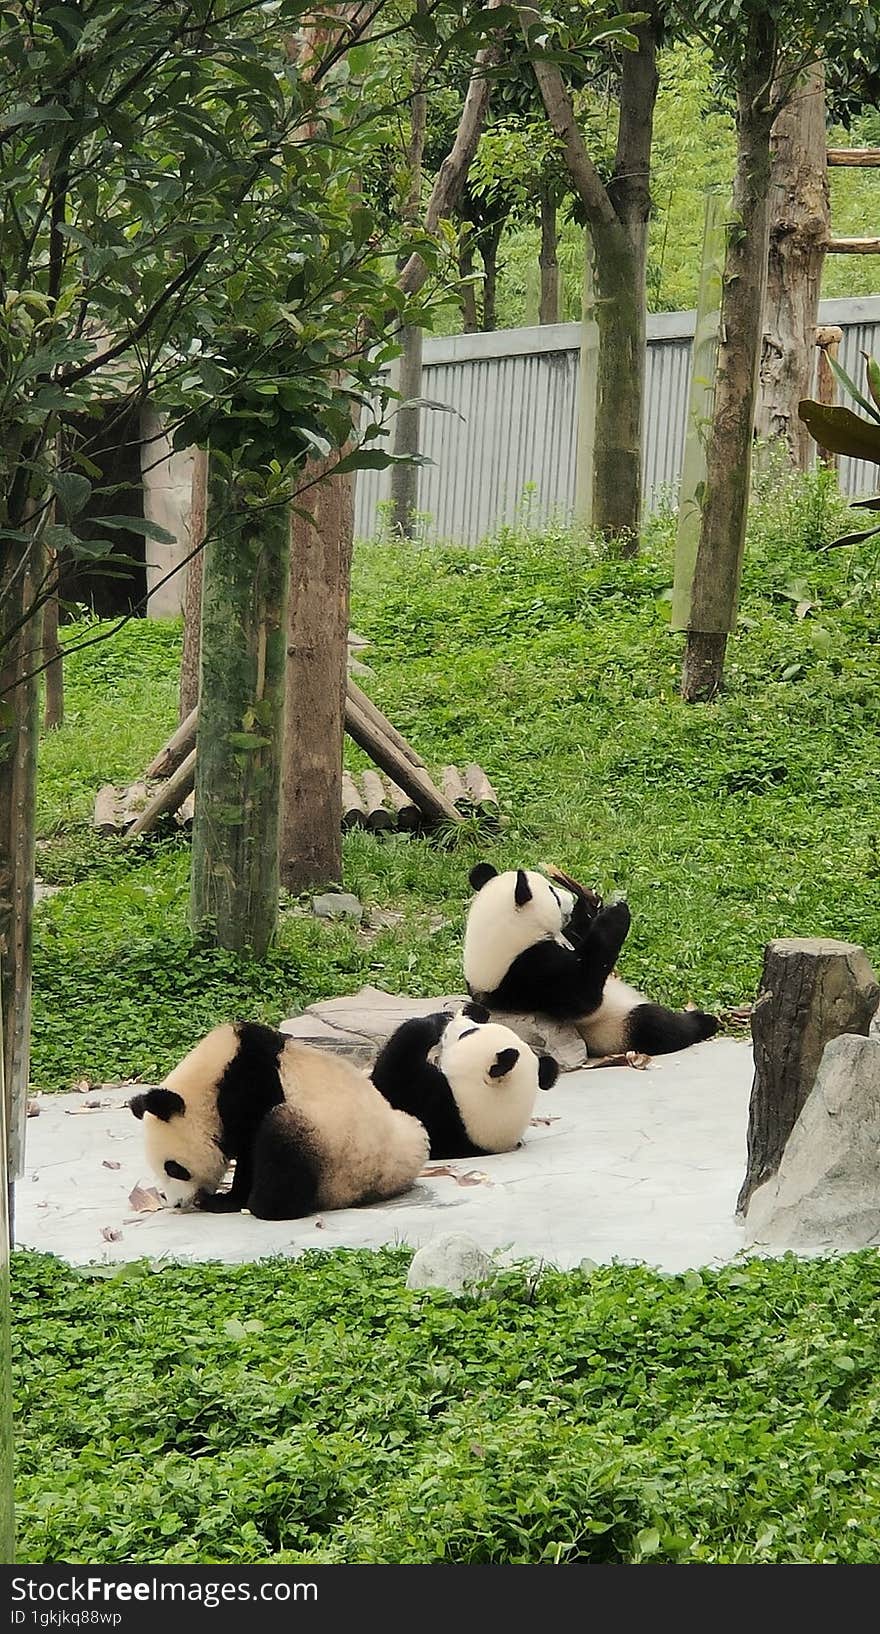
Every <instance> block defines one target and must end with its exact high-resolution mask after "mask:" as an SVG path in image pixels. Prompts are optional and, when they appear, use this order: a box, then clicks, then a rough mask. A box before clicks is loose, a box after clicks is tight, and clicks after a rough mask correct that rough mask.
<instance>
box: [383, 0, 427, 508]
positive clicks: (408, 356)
mask: <svg viewBox="0 0 880 1634" xmlns="http://www.w3.org/2000/svg"><path fill="white" fill-rule="evenodd" d="M417 10H418V11H419V12H420V13H421V12H424V0H419V3H418V6H417ZM414 66H415V72H416V74H418V71H419V64H418V58H416V59H415V64H414ZM427 122H428V98H427V96H426V94H425V92H424V91H416V93H415V94H414V96H413V98H412V101H411V104H410V136H409V151H408V154H407V161H408V165H409V193H408V197H407V199H406V202H405V205H404V211H403V215H404V220H405V222H406V223H408V224H410V225H413V224H415V222H416V221H418V218H419V214H420V204H421V192H422V160H423V157H424V151H425V131H426V129H427ZM400 344H401V348H402V350H401V354H400V361H399V365H398V377H397V389H398V391H399V392H400V399H401V404H403V403H415V400H416V399H418V398H420V397H421V395H422V331H421V329H420V328H419V326H418V325H407V326H406V327H405V328H404V329H403V330H402V332H401V336H400ZM421 430H422V416H421V409H420V408H418V407H417V406H413V407H411V408H403V407H398V410H397V413H396V415H395V417H394V436H393V439H392V453H394V454H396V455H397V456H398V458H401V459H409V458H410V457H411V456H412V455H413V454H418V453H419V451H420V450H419V443H420V441H421ZM389 497H390V501H391V526H392V527H393V528H394V530H395V532H396V533H399V534H401V535H402V537H403V538H405V539H411V538H412V535H413V525H414V519H415V516H416V513H417V511H418V508H419V468H418V466H417V465H415V464H402V465H392V467H391V483H390V492H389Z"/></svg>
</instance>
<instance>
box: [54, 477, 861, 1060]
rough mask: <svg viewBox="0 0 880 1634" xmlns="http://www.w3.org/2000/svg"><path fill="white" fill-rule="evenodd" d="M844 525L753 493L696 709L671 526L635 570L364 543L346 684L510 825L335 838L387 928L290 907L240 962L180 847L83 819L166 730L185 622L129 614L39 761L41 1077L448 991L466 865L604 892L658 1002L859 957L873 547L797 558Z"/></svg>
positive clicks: (814, 510) (634, 964) (508, 550)
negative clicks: (356, 646)
mask: <svg viewBox="0 0 880 1634" xmlns="http://www.w3.org/2000/svg"><path fill="white" fill-rule="evenodd" d="M839 512H840V507H839V502H838V501H837V499H836V496H834V495H833V494H832V492H831V490H830V489H829V487H828V484H827V481H826V480H825V479H824V478H823V477H813V478H811V479H809V480H808V481H807V482H805V483H804V482H800V483H799V482H795V481H788V480H784V479H781V478H780V476H779V473H778V472H771V473H770V474H769V475H768V476H766V477H765V478H763V479H762V480H761V481H760V482H759V485H758V495H757V500H756V504H755V506H754V509H753V518H752V524H751V528H750V538H749V548H748V553H747V559H746V567H745V577H744V586H743V597H742V608H741V617H740V622H739V627H738V629H737V633H736V636H735V638H734V639H733V640H732V642H731V644H730V653H729V662H728V670H727V682H728V684H727V690H726V692H725V694H724V696H723V698H722V699H721V700H720V701H719V702H718V703H717V704H714V705H712V706H709V707H701V708H688V707H686V706H684V705H683V704H682V703H681V702H680V701H679V699H678V696H677V680H678V670H679V661H680V650H681V641H680V638H678V637H674V636H671V635H670V633H669V629H668V608H669V600H668V596H669V587H670V584H671V578H672V524H671V521H670V519H669V518H668V517H660V518H659V519H658V520H656V521H655V522H654V523H653V524H652V525H651V526H650V528H649V529H648V532H647V536H646V538H645V540H644V545H643V551H642V554H641V556H640V558H639V559H638V560H637V561H635V562H621V561H619V560H615V559H613V558H610V557H609V556H607V554H605V553H604V552H603V551H602V550H600V549H598V548H597V547H596V546H595V545H594V544H593V543H592V542H591V541H590V540H589V539H584V538H580V537H577V536H573V535H570V534H566V533H563V532H554V531H553V530H551V531H549V532H548V533H545V534H544V535H543V536H540V537H536V536H531V535H528V534H526V533H517V532H515V531H506V532H504V533H502V535H501V536H500V537H499V538H498V539H496V540H494V541H492V542H490V543H489V544H487V545H485V546H484V547H482V548H481V549H480V550H477V551H465V550H461V549H454V548H448V549H444V548H441V547H419V548H416V547H409V546H401V545H394V544H389V543H387V542H372V543H369V544H364V545H361V546H360V547H359V549H358V551H357V553H356V561H355V576H354V591H353V605H352V617H353V622H354V623H355V625H356V627H357V628H358V629H359V630H361V631H362V632H363V634H364V635H366V636H367V637H369V638H370V640H371V642H372V647H371V650H370V652H369V654H368V657H369V659H370V662H371V664H372V666H373V667H374V669H375V677H374V678H372V679H370V680H369V681H368V689H369V691H370V692H371V694H372V696H373V697H374V698H375V699H376V701H377V702H378V703H379V704H380V705H381V706H382V707H383V708H385V709H386V711H387V712H388V713H389V714H390V715H391V717H392V718H393V719H394V721H395V722H396V724H397V725H398V726H399V727H400V729H401V730H402V731H404V732H405V733H407V734H408V735H409V736H410V737H411V739H412V741H413V742H414V743H415V744H416V746H417V747H418V749H419V750H420V752H421V753H422V754H423V755H424V757H425V758H426V760H427V761H428V762H429V764H430V765H432V766H434V767H439V766H440V765H442V764H443V763H445V762H447V761H454V762H457V763H458V764H461V763H463V762H465V761H468V760H471V759H475V760H478V761H479V762H480V763H481V764H482V765H483V766H484V767H485V768H486V770H487V771H488V773H489V776H490V777H491V779H492V781H493V782H494V784H495V786H496V788H497V789H498V791H499V794H500V796H501V800H502V804H503V809H504V814H505V817H506V827H505V828H504V829H503V830H502V832H501V834H500V835H496V836H491V835H486V834H482V835H481V834H480V833H478V832H475V830H474V826H473V825H471V826H469V827H467V828H466V829H465V831H464V832H463V833H462V834H461V835H460V836H456V837H455V838H456V843H455V844H454V845H452V846H451V847H449V846H445V845H444V844H442V843H440V842H438V841H437V840H435V841H431V840H428V839H419V840H413V839H409V838H405V837H397V836H394V837H390V838H389V837H375V836H370V835H365V834H363V833H359V834H358V833H355V834H351V835H349V836H348V837H347V838H346V840H345V844H344V870H345V880H344V883H345V885H346V887H348V888H349V889H351V890H353V891H355V892H357V893H358V895H359V896H360V897H361V898H362V900H363V901H364V903H365V904H366V905H367V907H368V908H370V907H372V908H380V909H386V910H387V909H391V910H394V911H395V912H397V913H399V914H401V915H402V920H401V922H400V923H399V924H395V925H393V926H391V927H386V928H384V929H379V930H370V929H369V928H365V929H363V930H361V929H354V928H352V927H351V926H345V925H331V924H327V923H324V922H320V921H316V920H314V919H312V918H311V917H310V916H308V915H302V914H297V913H295V912H293V911H292V905H291V906H288V908H287V909H286V910H285V912H284V914H283V916H282V922H281V926H280V929H279V934H278V938H277V942H276V945H275V947H274V949H273V951H272V952H271V954H270V956H269V958H268V959H267V960H266V961H265V962H264V963H263V964H260V965H258V964H254V963H251V962H249V961H247V960H242V959H238V958H235V957H233V956H232V955H229V954H226V953H223V952H219V951H217V950H216V949H214V948H212V947H211V946H210V945H209V943H208V942H206V941H204V940H200V941H193V939H192V938H191V936H190V934H189V932H188V930H187V925H186V906H187V892H188V864H189V854H188V846H187V844H186V843H185V842H183V841H181V840H177V841H166V842H164V843H161V844H158V845H157V844H155V843H148V842H144V843H143V844H141V845H140V846H136V847H132V848H126V847H124V846H123V845H121V844H119V843H114V842H112V841H108V840H104V839H99V838H97V837H96V836H95V835H94V834H93V833H92V832H91V830H90V828H89V814H90V811H91V807H92V803H93V799H94V794H95V791H96V790H97V788H98V787H99V786H100V785H101V784H102V783H104V782H107V781H114V782H119V783H122V782H125V781H126V780H129V779H132V778H134V777H136V776H138V775H139V774H140V773H141V772H142V771H143V768H144V766H145V764H146V762H147V761H148V760H149V758H150V757H151V755H152V754H153V753H154V752H155V750H156V749H157V748H158V746H159V744H160V743H161V741H162V740H163V738H164V737H165V736H166V735H167V733H168V732H169V731H170V730H171V729H172V727H173V726H174V724H175V712H176V690H177V674H176V670H177V663H178V657H179V643H180V630H179V627H178V626H177V625H159V624H155V623H149V622H137V623H132V624H130V625H129V626H128V627H127V628H126V630H125V632H124V633H123V634H122V635H120V636H117V637H115V638H114V639H113V640H111V641H109V642H107V643H106V644H104V645H99V646H96V647H92V648H90V649H88V650H87V651H84V652H81V653H78V654H74V655H71V657H70V658H69V660H68V663H67V666H66V670H67V719H66V723H65V725H64V727H63V728H62V729H61V730H60V731H57V732H53V733H52V734H50V735H49V737H48V738H47V739H46V740H45V741H44V743H43V745H42V749H41V765H40V791H39V799H40V810H39V832H40V844H39V854H38V867H39V871H40V873H41V875H42V877H43V878H44V879H45V880H47V881H48V882H56V883H61V884H63V885H64V887H65V888H64V889H63V890H62V891H60V892H59V893H58V894H57V895H56V896H54V897H52V898H50V899H48V900H46V901H45V902H43V903H41V905H40V907H39V909H38V912H37V916H36V981H35V993H34V1049H33V1076H34V1082H35V1084H36V1086H37V1087H39V1088H41V1089H48V1090H52V1089H60V1088H63V1087H64V1086H65V1085H67V1084H69V1083H70V1082H71V1081H74V1080H77V1079H80V1078H83V1077H85V1078H88V1079H90V1080H92V1081H105V1080H112V1079H118V1078H129V1077H132V1076H135V1075H138V1074H144V1075H146V1076H149V1077H153V1076H156V1075H157V1074H160V1073H162V1072H164V1071H166V1070H167V1069H168V1068H169V1067H170V1066H171V1065H172V1064H173V1062H174V1060H175V1059H176V1058H177V1057H179V1055H180V1054H181V1053H182V1052H183V1051H184V1050H186V1049H187V1048H188V1047H189V1046H190V1044H191V1043H192V1042H193V1041H194V1040H195V1038H196V1037H198V1035H199V1034H200V1033H201V1032H202V1031H203V1030H205V1029H206V1028H207V1027H209V1026H211V1025H212V1024H213V1023H214V1022H216V1021H218V1020H220V1019H223V1018H228V1017H230V1016H233V1015H239V1016H244V1015H250V1016H252V1017H254V1018H262V1019H266V1020H269V1021H278V1020H280V1019H281V1018H282V1017H283V1016H285V1015H289V1014H291V1013H293V1012H294V1011H295V1010H296V1009H297V1008H299V1007H302V1006H303V1005H305V1004H308V1003H310V1002H312V1001H313V1000H315V999H317V998H319V997H323V996H326V995H329V994H331V993H340V992H346V991H352V990H354V989H355V988H357V987H358V986H359V985H360V984H361V983H363V982H373V983H376V984H377V985H380V986H384V987H386V988H389V989H391V990H396V991H402V992H412V993H417V994H428V993H431V992H442V991H455V990H457V989H459V988H460V986H461V970H460V946H461V933H462V926H463V922H464V915H465V911H466V905H467V899H468V888H467V873H468V869H469V868H470V866H471V864H472V863H473V862H474V861H475V860H477V859H478V858H479V857H481V856H484V855H485V856H489V857H491V858H492V860H493V861H495V862H496V863H497V864H499V866H501V865H505V864H515V863H534V862H538V861H542V860H551V861H556V862H558V863H559V864H560V865H561V866H563V867H565V868H566V869H568V870H569V871H570V872H572V873H574V874H575V875H576V876H578V877H581V878H583V879H585V880H586V881H588V882H595V883H597V884H599V885H601V886H602V887H603V888H604V890H605V891H606V892H609V891H611V890H624V891H625V892H626V894H627V895H628V897H629V900H630V903H631V905H632V908H633V917H634V924H633V930H632V932H631V935H630V938H629V941H628V942H627V946H626V949H625V953H624V957H623V961H622V970H623V973H624V975H625V976H626V977H628V978H629V979H630V980H632V981H634V982H636V983H638V984H641V985H643V986H644V987H645V988H646V989H647V990H648V992H649V993H650V994H651V996H652V997H654V998H656V999H657V1000H664V1001H668V1002H672V1003H676V1004H681V1003H684V1002H686V1001H688V1000H692V1001H694V1002H696V1003H699V1004H702V1005H705V1006H710V1007H711V1006H724V1005H727V1004H730V1003H737V1002H741V1001H742V1000H743V999H747V998H749V997H750V996H751V995H752V994H753V993H754V990H755V987H756V984H757V981H758V977H759V974H760V963H761V952H762V948H763V945H764V942H765V941H766V940H767V939H768V938H769V937H771V936H774V935H780V934H785V935H798V934H802V935H814V934H827V935H833V936H839V937H845V938H852V939H853V940H855V941H858V942H861V943H862V944H864V945H865V946H866V947H867V949H868V951H869V953H871V955H872V956H873V957H874V958H875V959H878V958H880V840H878V834H880V812H878V804H877V786H876V754H877V743H878V741H880V685H878V682H880V643H878V631H877V605H878V596H880V556H878V552H877V548H876V546H875V545H874V544H873V543H869V544H867V545H865V546H862V547H859V548H857V549H856V550H851V551H845V552H827V553H826V552H821V551H819V550H817V548H816V547H817V546H818V545H819V544H821V543H822V542H823V541H824V540H825V539H826V538H828V537H829V536H831V535H832V534H833V532H834V529H835V526H836V525H837V524H838V522H839ZM804 603H808V604H809V605H808V607H807V608H806V609H805V607H804V605H803V604H804ZM75 633H76V632H71V637H70V638H71V639H72V638H73V637H74V636H75ZM349 753H350V756H351V763H352V765H357V764H360V763H361V760H360V758H359V756H358V752H357V751H356V750H354V749H350V750H349Z"/></svg>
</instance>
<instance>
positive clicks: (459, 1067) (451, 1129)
mask: <svg viewBox="0 0 880 1634" xmlns="http://www.w3.org/2000/svg"><path fill="white" fill-rule="evenodd" d="M558 1073H559V1068H558V1066H557V1064H556V1062H555V1061H554V1060H553V1058H552V1056H549V1055H536V1054H535V1052H534V1051H533V1050H531V1049H530V1048H529V1046H528V1044H526V1043H524V1042H523V1040H522V1039H521V1038H519V1037H518V1036H517V1034H516V1033H514V1032H512V1031H511V1029H510V1028H509V1027H502V1026H500V1025H499V1024H498V1023H497V1022H491V1021H490V1020H489V1014H488V1011H487V1010H484V1009H483V1008H482V1007H481V1006H480V1005H477V1004H466V1005H465V1006H464V1009H463V1010H460V1011H459V1012H458V1014H457V1015H455V1016H452V1017H450V1016H449V1015H446V1014H443V1013H438V1014H436V1015H430V1016H416V1017H414V1018H413V1019H412V1020H411V1021H405V1022H403V1024H402V1026H400V1027H398V1028H397V1031H396V1032H395V1033H392V1035H391V1037H390V1038H389V1040H388V1042H387V1043H386V1044H385V1045H384V1047H383V1048H382V1050H381V1051H380V1052H379V1055H378V1058H377V1060H376V1064H375V1066H374V1067H373V1071H372V1074H371V1077H372V1079H373V1083H374V1084H375V1085H376V1088H377V1089H378V1090H379V1091H380V1092H381V1093H382V1094H383V1095H384V1096H385V1099H386V1100H387V1101H389V1102H390V1104H391V1105H392V1106H393V1107H396V1108H398V1110H399V1111H401V1112H408V1113H409V1114H410V1116H411V1117H414V1118H418V1120H419V1122H420V1123H422V1124H424V1126H425V1129H426V1130H427V1132H428V1139H429V1140H430V1143H431V1157H432V1158H445V1157H485V1156H487V1155H489V1154H490V1153H492V1152H511V1151H513V1149H514V1147H515V1146H517V1145H518V1144H519V1141H520V1140H521V1138H522V1136H523V1134H524V1133H525V1130H526V1128H527V1127H528V1122H529V1118H530V1117H531V1115H532V1110H533V1108H534V1104H535V1099H536V1096H537V1093H538V1090H539V1089H550V1088H551V1086H552V1085H553V1084H554V1083H555V1082H556V1079H557V1076H558Z"/></svg>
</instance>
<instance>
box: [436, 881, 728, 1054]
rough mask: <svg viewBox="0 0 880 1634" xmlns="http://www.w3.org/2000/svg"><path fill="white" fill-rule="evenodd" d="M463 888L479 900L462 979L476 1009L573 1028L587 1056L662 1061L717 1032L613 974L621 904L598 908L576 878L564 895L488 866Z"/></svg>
mask: <svg viewBox="0 0 880 1634" xmlns="http://www.w3.org/2000/svg"><path fill="white" fill-rule="evenodd" d="M470 882H471V885H472V886H473V888H474V890H475V891H476V893H477V894H476V897H475V898H474V900H473V902H472V903H471V906H470V910H469V912H468V918H467V927H466V930H465V937H464V975H465V981H466V982H467V986H468V991H469V992H470V994H471V996H472V998H474V999H475V1000H476V1001H477V1002H478V1003H480V1004H485V1005H487V1006H488V1007H489V1009H490V1010H502V1011H503V1010H507V1011H510V1012H519V1013H522V1012H526V1013H528V1012H533V1013H534V1012H539V1013H543V1014H544V1015H548V1016H553V1017H554V1019H556V1020H558V1021H568V1022H573V1023H575V1024H576V1026H577V1029H578V1031H579V1033H580V1034H581V1036H582V1037H583V1039H584V1041H585V1043H586V1045H587V1049H588V1051H589V1053H590V1055H592V1056H602V1055H616V1054H618V1053H621V1052H623V1051H626V1050H638V1051H640V1052H644V1053H645V1054H646V1055H666V1054H669V1053H670V1052H671V1051H673V1050H683V1049H685V1048H686V1047H687V1045H689V1044H697V1043H699V1042H700V1041H701V1040H702V1039H704V1038H711V1037H712V1035H713V1034H714V1033H716V1032H717V1031H718V1021H717V1018H716V1017H715V1016H710V1015H706V1014H704V1012H703V1011H702V1010H666V1009H664V1008H663V1006H662V1005H660V1004H651V1003H650V1002H649V1000H648V999H646V998H645V996H644V994H643V993H638V992H636V990H635V988H634V987H628V986H627V985H626V983H625V982H622V981H620V980H618V978H617V977H616V976H614V975H612V971H613V970H614V967H615V965H616V963H617V960H618V957H619V955H620V950H621V948H622V947H623V944H624V942H625V940H626V936H627V932H628V931H629V927H630V911H629V908H628V907H627V904H626V903H625V902H612V903H609V905H608V906H607V907H604V906H603V905H602V904H601V903H600V902H599V900H598V898H596V897H593V896H592V893H589V892H586V891H584V890H583V889H582V888H581V887H580V886H577V885H576V884H575V882H574V881H573V880H569V881H568V882H567V883H568V884H569V885H570V886H571V887H572V888H571V889H570V890H567V889H565V888H564V886H562V885H561V884H556V883H554V882H553V881H552V880H550V879H548V878H547V877H546V876H545V875H544V874H539V873H537V872H533V871H532V870H531V869H525V868H519V869H515V870H511V871H510V872H508V873H504V874H499V873H498V872H497V870H496V869H495V868H493V867H492V865H491V863H488V862H481V863H479V864H478V865H477V867H476V868H474V869H472V870H471V874H470Z"/></svg>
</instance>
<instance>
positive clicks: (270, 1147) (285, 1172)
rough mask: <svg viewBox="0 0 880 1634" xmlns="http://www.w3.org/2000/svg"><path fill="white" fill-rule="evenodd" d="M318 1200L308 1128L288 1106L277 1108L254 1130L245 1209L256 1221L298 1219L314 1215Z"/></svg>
mask: <svg viewBox="0 0 880 1634" xmlns="http://www.w3.org/2000/svg"><path fill="white" fill-rule="evenodd" d="M317 1203H318V1164H317V1160H316V1154H315V1153H313V1152H311V1151H310V1150H309V1135H308V1130H307V1129H306V1128H305V1127H304V1126H300V1124H299V1123H298V1120H297V1119H296V1118H295V1116H294V1114H293V1113H292V1112H291V1110H290V1108H288V1107H277V1108H276V1109H275V1110H274V1111H272V1112H270V1113H269V1114H268V1116H267V1117H265V1118H264V1119H263V1121H262V1123H261V1124H260V1126H259V1128H258V1130H257V1135H256V1139H255V1141H254V1156H253V1180H252V1183H251V1190H250V1195H249V1197H248V1201H247V1208H248V1212H249V1213H250V1214H253V1215H255V1216H256V1218H257V1219H258V1220H299V1219H302V1217H303V1215H305V1214H314V1212H315V1209H316V1207H317Z"/></svg>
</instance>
